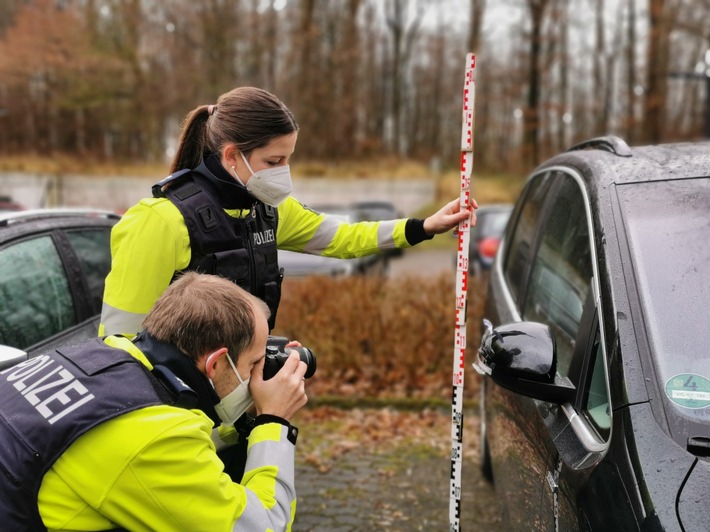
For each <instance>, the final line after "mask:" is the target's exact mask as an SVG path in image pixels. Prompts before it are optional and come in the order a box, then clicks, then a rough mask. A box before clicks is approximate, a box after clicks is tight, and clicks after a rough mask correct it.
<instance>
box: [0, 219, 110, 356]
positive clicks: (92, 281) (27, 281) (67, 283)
mask: <svg viewBox="0 0 710 532" xmlns="http://www.w3.org/2000/svg"><path fill="white" fill-rule="evenodd" d="M118 220H119V216H118V215H116V214H114V213H111V212H106V211H98V210H92V209H85V210H67V209H42V210H28V211H18V212H6V213H0V345H5V346H10V347H14V348H17V349H21V350H22V351H26V352H29V353H30V355H32V354H36V353H38V352H41V351H44V350H48V349H53V348H55V347H57V346H59V345H61V344H68V343H78V342H80V341H83V340H85V339H87V338H91V337H95V336H96V335H97V334H98V323H99V315H100V312H101V302H102V299H103V289H104V279H105V278H106V275H107V274H108V271H109V269H110V267H111V251H110V234H111V228H112V227H113V225H114V224H115V223H116V222H117V221H118ZM10 356H12V355H10ZM0 358H2V357H1V356H0ZM0 362H1V361H0Z"/></svg>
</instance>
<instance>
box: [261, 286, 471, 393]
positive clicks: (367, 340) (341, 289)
mask: <svg viewBox="0 0 710 532" xmlns="http://www.w3.org/2000/svg"><path fill="white" fill-rule="evenodd" d="M483 300H484V296H483V292H482V290H481V288H480V285H479V283H478V282H477V281H476V280H473V281H472V282H471V284H470V288H469V294H468V312H467V320H466V322H467V344H468V346H467V350H466V357H465V367H466V370H465V371H466V373H465V383H464V397H467V398H471V397H473V396H474V395H475V393H476V391H477V389H478V378H477V375H476V374H475V372H474V371H473V370H472V368H471V362H472V361H473V357H474V355H475V353H476V348H477V346H478V342H479V341H480V340H479V339H480V323H481V315H482V309H483ZM454 316H455V314H454V279H453V276H452V275H446V274H442V275H441V276H438V277H434V278H431V279H427V278H424V277H419V276H405V277H402V278H398V279H383V278H377V277H359V276H358V277H349V278H339V279H334V278H330V277H312V278H307V279H303V280H289V279H287V280H286V281H285V282H284V289H283V298H282V302H281V306H280V308H279V314H278V319H277V325H276V328H275V329H274V331H273V333H274V334H278V335H283V336H287V337H289V338H292V339H296V340H298V341H300V342H301V343H302V344H303V345H304V346H306V347H309V348H311V349H312V350H313V352H314V353H315V355H316V358H317V362H318V370H317V373H316V375H315V377H314V378H313V379H312V381H311V382H309V386H308V388H309V393H310V394H311V395H312V396H313V395H341V396H342V395H345V396H351V395H355V396H369V397H383V398H390V397H391V398H395V397H396V398H400V397H417V398H425V397H435V398H441V399H450V398H451V390H452V368H453V346H454Z"/></svg>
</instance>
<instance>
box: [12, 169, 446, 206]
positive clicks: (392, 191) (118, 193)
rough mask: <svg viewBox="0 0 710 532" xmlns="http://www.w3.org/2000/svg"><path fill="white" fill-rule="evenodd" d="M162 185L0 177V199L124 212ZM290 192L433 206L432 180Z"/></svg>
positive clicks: (316, 185) (319, 185)
mask: <svg viewBox="0 0 710 532" xmlns="http://www.w3.org/2000/svg"><path fill="white" fill-rule="evenodd" d="M160 179H161V177H158V178H156V179H146V178H140V177H121V176H102V177H91V176H82V175H72V174H64V175H59V176H56V175H41V174H26V173H20V172H0V196H11V197H12V199H13V200H14V201H16V202H18V203H20V204H22V205H24V206H25V207H27V208H32V209H33V208H40V207H51V206H64V207H95V208H100V209H107V210H112V211H117V212H123V211H125V210H126V209H127V208H128V207H130V206H131V205H133V204H134V203H136V202H137V201H138V200H139V199H141V198H144V197H149V196H150V195H151V193H150V187H151V185H153V184H154V183H155V182H156V181H158V180H160ZM293 189H294V196H295V197H296V198H298V199H299V200H300V201H302V202H303V203H306V204H309V205H318V204H329V205H333V204H347V203H350V202H353V201H362V200H386V201H391V202H392V203H393V204H394V205H395V206H396V207H397V208H398V209H399V210H400V211H402V212H403V213H405V214H406V215H410V214H412V213H414V212H416V211H417V210H418V209H419V208H421V207H423V206H425V205H427V204H429V203H430V202H432V201H434V199H435V194H436V186H435V182H434V180H433V179H431V180H421V179H419V180H404V179H399V180H396V181H389V180H377V181H375V180H362V179H344V180H331V179H327V178H320V177H319V178H310V179H304V178H300V179H299V178H295V179H294V183H293Z"/></svg>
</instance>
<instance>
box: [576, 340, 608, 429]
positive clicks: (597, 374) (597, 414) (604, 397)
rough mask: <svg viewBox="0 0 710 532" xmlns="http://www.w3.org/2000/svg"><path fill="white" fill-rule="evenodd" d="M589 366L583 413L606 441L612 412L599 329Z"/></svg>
mask: <svg viewBox="0 0 710 532" xmlns="http://www.w3.org/2000/svg"><path fill="white" fill-rule="evenodd" d="M589 365H590V367H591V371H590V372H589V374H588V382H587V383H586V386H585V388H584V400H583V402H582V413H583V414H584V416H585V417H586V419H587V421H588V422H589V423H590V424H591V425H592V426H593V427H594V428H595V429H596V431H597V433H599V436H601V437H602V439H604V440H606V439H608V437H609V431H610V429H611V412H610V411H609V394H608V392H607V385H606V378H605V375H604V372H605V371H606V370H605V366H604V356H603V355H602V345H601V339H600V334H599V328H598V327H597V330H596V334H595V335H594V340H593V342H592V348H591V359H590V361H589Z"/></svg>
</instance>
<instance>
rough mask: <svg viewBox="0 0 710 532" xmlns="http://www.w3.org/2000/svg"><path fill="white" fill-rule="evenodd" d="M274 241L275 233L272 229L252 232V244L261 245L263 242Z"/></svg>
mask: <svg viewBox="0 0 710 532" xmlns="http://www.w3.org/2000/svg"><path fill="white" fill-rule="evenodd" d="M275 241H276V235H275V234H274V230H273V229H266V230H264V231H259V232H258V233H254V245H255V246H261V245H263V244H269V243H271V242H275Z"/></svg>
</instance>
